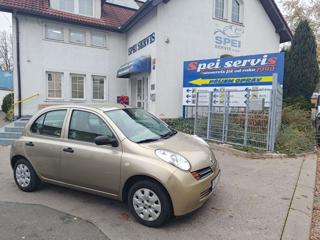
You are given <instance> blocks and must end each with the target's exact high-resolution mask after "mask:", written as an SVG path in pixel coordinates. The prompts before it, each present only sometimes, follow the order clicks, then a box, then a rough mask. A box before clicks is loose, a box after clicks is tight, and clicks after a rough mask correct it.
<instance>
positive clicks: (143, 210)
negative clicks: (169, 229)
mask: <svg viewBox="0 0 320 240" xmlns="http://www.w3.org/2000/svg"><path fill="white" fill-rule="evenodd" d="M128 205H129V210H130V212H131V214H132V215H133V216H134V217H135V218H136V219H137V221H139V222H140V223H142V224H143V225H145V226H148V227H160V226H162V225H163V224H164V223H165V222H166V221H168V219H169V218H170V216H171V213H172V207H171V201H170V198H169V196H168V194H167V192H166V191H165V189H163V187H162V186H161V185H160V184H158V183H156V182H153V181H149V180H145V181H139V182H137V183H135V184H134V185H133V186H132V187H131V188H130V190H129V195H128Z"/></svg>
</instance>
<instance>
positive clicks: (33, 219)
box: [0, 202, 108, 240]
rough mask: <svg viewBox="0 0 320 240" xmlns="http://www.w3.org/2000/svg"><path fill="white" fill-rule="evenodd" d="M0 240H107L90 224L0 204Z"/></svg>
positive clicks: (47, 210)
mask: <svg viewBox="0 0 320 240" xmlns="http://www.w3.org/2000/svg"><path fill="white" fill-rule="evenodd" d="M0 212H1V215H0V233H1V235H0V239H3V240H18V239H22V240H23V239H25V240H42V239H46V240H51V239H57V240H91V239H92V240H108V238H107V237H106V236H105V235H104V234H103V233H102V232H101V231H100V230H99V229H98V228H97V227H96V226H95V225H93V224H92V223H89V222H87V221H84V220H82V219H80V218H77V217H74V216H71V215H68V214H66V213H62V212H59V211H56V210H53V209H50V208H48V207H44V206H39V205H33V204H23V203H6V202H0Z"/></svg>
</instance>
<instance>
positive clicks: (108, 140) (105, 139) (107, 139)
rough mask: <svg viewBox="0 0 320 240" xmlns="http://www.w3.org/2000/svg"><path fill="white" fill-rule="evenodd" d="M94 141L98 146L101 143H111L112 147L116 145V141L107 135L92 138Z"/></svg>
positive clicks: (101, 144)
mask: <svg viewBox="0 0 320 240" xmlns="http://www.w3.org/2000/svg"><path fill="white" fill-rule="evenodd" d="M94 143H95V144H96V145H98V146H103V145H111V146H112V147H118V146H119V144H118V141H117V139H115V138H114V137H107V136H99V137H96V138H95V139H94Z"/></svg>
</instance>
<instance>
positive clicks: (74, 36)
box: [69, 29, 86, 44]
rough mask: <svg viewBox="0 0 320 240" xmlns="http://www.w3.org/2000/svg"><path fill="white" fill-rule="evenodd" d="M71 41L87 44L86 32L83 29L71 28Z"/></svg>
mask: <svg viewBox="0 0 320 240" xmlns="http://www.w3.org/2000/svg"><path fill="white" fill-rule="evenodd" d="M69 37H70V42H72V43H78V44H85V43H86V33H85V32H84V31H81V30H74V29H70V35H69Z"/></svg>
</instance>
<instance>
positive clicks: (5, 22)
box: [0, 12, 11, 31]
mask: <svg viewBox="0 0 320 240" xmlns="http://www.w3.org/2000/svg"><path fill="white" fill-rule="evenodd" d="M0 31H11V14H10V13H5V12H0Z"/></svg>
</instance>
